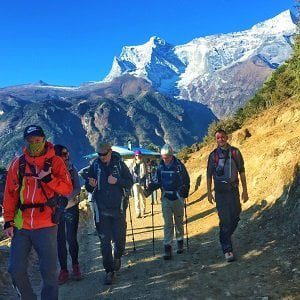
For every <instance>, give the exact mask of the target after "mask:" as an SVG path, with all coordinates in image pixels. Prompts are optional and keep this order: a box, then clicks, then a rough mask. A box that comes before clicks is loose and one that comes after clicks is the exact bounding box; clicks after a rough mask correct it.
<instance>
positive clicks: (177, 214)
mask: <svg viewBox="0 0 300 300" xmlns="http://www.w3.org/2000/svg"><path fill="white" fill-rule="evenodd" d="M161 206H162V213H163V218H164V222H165V224H164V245H171V244H172V242H173V237H174V223H175V233H176V239H177V241H180V240H183V235H184V230H183V215H184V202H183V199H177V200H169V199H167V198H165V197H164V198H162V200H161ZM173 219H174V221H173Z"/></svg>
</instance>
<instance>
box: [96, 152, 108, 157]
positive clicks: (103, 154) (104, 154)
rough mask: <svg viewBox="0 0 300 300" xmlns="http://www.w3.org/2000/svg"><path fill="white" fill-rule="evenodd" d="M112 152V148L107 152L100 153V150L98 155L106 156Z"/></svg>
mask: <svg viewBox="0 0 300 300" xmlns="http://www.w3.org/2000/svg"><path fill="white" fill-rule="evenodd" d="M109 152H110V150H108V151H107V152H105V153H100V152H98V155H99V156H100V157H101V156H106V155H107V154H108V153H109Z"/></svg>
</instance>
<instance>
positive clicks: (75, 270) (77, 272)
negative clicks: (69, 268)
mask: <svg viewBox="0 0 300 300" xmlns="http://www.w3.org/2000/svg"><path fill="white" fill-rule="evenodd" d="M72 277H73V279H75V280H80V279H82V274H81V271H80V268H79V264H76V265H73V273H72Z"/></svg>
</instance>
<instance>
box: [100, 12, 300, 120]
mask: <svg viewBox="0 0 300 300" xmlns="http://www.w3.org/2000/svg"><path fill="white" fill-rule="evenodd" d="M295 32H296V23H295V17H294V16H293V15H292V14H291V12H290V11H288V10H287V11H284V12H282V13H281V14H279V15H278V16H275V17H274V18H272V19H269V20H266V21H264V22H261V23H259V24H256V25H254V26H253V27H252V28H250V29H248V30H245V31H240V32H234V33H227V34H219V35H212V36H206V37H200V38H195V39H193V40H192V41H191V42H189V43H187V44H183V45H178V46H175V45H171V44H169V43H168V42H167V41H164V40H163V39H161V38H159V37H151V38H150V40H149V41H148V42H147V43H145V44H143V45H139V46H126V47H123V49H122V52H121V54H120V56H119V57H115V58H114V61H113V65H112V69H111V71H110V73H109V74H108V75H107V77H106V78H105V80H106V81H110V80H112V79H114V78H116V77H119V76H121V75H123V74H131V75H134V76H136V77H140V78H145V79H146V80H148V81H149V82H150V83H151V84H152V85H153V87H154V88H155V89H157V90H158V91H159V92H161V93H163V94H166V95H169V96H175V97H177V98H179V99H186V100H190V101H196V102H200V103H202V104H206V105H208V106H209V107H210V108H211V109H212V111H213V112H214V113H215V114H216V116H217V117H218V118H220V117H224V116H228V115H231V114H232V113H233V112H235V111H236V109H237V108H239V107H241V106H243V104H244V103H245V101H246V100H248V99H249V98H250V97H251V96H253V94H254V93H255V91H257V89H258V88H259V87H260V86H261V85H262V83H263V82H264V80H265V79H266V78H267V77H268V75H269V74H270V73H271V72H272V71H273V70H274V69H276V68H277V67H278V66H279V65H281V64H282V63H283V62H284V61H285V60H287V59H288V58H289V56H290V54H291V52H292V47H291V45H292V36H293V35H294V34H295Z"/></svg>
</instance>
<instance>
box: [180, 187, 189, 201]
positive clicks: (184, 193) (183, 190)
mask: <svg viewBox="0 0 300 300" xmlns="http://www.w3.org/2000/svg"><path fill="white" fill-rule="evenodd" d="M178 194H179V196H180V197H182V198H187V197H188V195H189V192H188V190H187V188H186V187H185V186H181V187H180V188H179V190H178Z"/></svg>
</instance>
